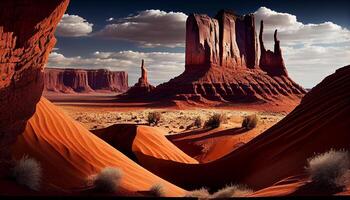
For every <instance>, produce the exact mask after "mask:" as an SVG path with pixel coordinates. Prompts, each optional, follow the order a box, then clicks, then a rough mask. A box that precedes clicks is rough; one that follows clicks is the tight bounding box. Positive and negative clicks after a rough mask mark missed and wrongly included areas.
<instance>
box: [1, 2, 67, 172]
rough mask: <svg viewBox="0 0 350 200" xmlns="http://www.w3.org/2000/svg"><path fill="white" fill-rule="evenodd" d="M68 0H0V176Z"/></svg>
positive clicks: (36, 94)
mask: <svg viewBox="0 0 350 200" xmlns="http://www.w3.org/2000/svg"><path fill="white" fill-rule="evenodd" d="M68 3H69V0H50V1H47V0H35V1H34V0H2V1H1V5H0V75H1V77H0V176H2V175H3V173H4V174H6V173H7V172H6V170H8V169H9V167H8V166H7V164H6V163H8V161H9V160H10V151H9V150H10V148H9V146H10V145H11V144H12V143H13V142H14V141H15V140H16V136H17V135H18V134H20V133H22V132H23V130H24V128H25V125H26V122H27V120H28V119H29V118H30V117H31V116H32V115H33V114H34V112H35V106H36V103H37V102H38V101H39V99H40V97H41V94H42V90H43V86H44V81H43V71H42V70H43V68H44V65H45V63H46V62H47V59H48V55H49V53H50V52H51V49H52V48H53V47H54V45H55V43H56V39H55V37H54V32H55V29H56V26H57V24H58V23H59V21H60V19H61V17H62V15H63V14H64V12H65V10H66V8H67V6H68Z"/></svg>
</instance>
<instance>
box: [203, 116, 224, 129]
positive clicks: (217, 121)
mask: <svg viewBox="0 0 350 200" xmlns="http://www.w3.org/2000/svg"><path fill="white" fill-rule="evenodd" d="M226 120H227V117H226V115H225V114H220V113H215V114H214V115H212V116H210V117H209V119H208V120H207V121H206V122H205V123H204V127H205V128H218V127H219V126H220V125H221V123H223V122H225V121H226Z"/></svg>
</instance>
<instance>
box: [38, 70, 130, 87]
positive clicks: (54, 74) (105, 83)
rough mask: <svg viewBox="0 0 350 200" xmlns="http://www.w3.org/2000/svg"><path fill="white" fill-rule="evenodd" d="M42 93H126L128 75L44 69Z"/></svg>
mask: <svg viewBox="0 0 350 200" xmlns="http://www.w3.org/2000/svg"><path fill="white" fill-rule="evenodd" d="M44 75H45V76H44V82H45V88H44V91H47V92H58V93H89V92H98V91H109V92H118V93H122V92H126V91H127V90H128V89H129V87H128V74H127V73H126V72H124V71H109V70H107V69H96V70H95V69H67V68H66V69H58V68H45V72H44Z"/></svg>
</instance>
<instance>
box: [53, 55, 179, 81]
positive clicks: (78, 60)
mask: <svg viewBox="0 0 350 200" xmlns="http://www.w3.org/2000/svg"><path fill="white" fill-rule="evenodd" d="M141 59H144V60H145V64H146V67H147V69H148V76H149V80H150V82H151V83H152V84H154V85H158V84H160V83H163V82H166V81H168V80H169V79H171V78H173V77H175V76H177V75H179V74H181V73H182V72H183V71H184V61H185V54H184V53H169V52H147V53H145V52H137V51H120V52H99V51H97V52H95V53H93V54H91V55H90V56H89V57H87V58H84V57H80V56H77V57H66V56H64V55H63V54H61V53H57V52H52V53H51V54H50V56H49V62H48V67H59V68H84V69H100V68H106V69H110V70H112V71H127V72H128V74H129V85H133V84H134V83H135V82H137V80H138V78H139V77H140V73H141V72H140V66H141Z"/></svg>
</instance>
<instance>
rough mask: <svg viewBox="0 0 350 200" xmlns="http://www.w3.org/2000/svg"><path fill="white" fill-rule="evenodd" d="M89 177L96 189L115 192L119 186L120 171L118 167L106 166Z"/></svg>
mask: <svg viewBox="0 0 350 200" xmlns="http://www.w3.org/2000/svg"><path fill="white" fill-rule="evenodd" d="M91 179H92V183H93V185H94V187H95V189H96V190H97V191H100V192H110V193H115V192H117V191H118V188H119V186H120V182H121V179H122V171H121V170H120V169H118V168H114V167H106V168H104V169H102V170H101V171H100V173H98V174H96V175H94V176H93V177H92V178H91Z"/></svg>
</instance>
